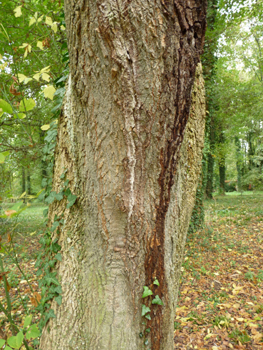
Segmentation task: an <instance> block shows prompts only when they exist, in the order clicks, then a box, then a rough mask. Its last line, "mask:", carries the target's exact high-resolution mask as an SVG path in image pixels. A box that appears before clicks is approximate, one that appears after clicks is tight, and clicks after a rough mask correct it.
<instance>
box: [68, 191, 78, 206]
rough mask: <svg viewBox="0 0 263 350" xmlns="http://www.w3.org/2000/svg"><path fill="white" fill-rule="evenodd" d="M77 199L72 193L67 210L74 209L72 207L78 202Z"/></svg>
mask: <svg viewBox="0 0 263 350" xmlns="http://www.w3.org/2000/svg"><path fill="white" fill-rule="evenodd" d="M76 199H77V196H75V195H74V194H72V193H71V194H70V195H69V196H68V201H69V203H68V205H67V208H70V207H72V205H73V204H74V203H75V202H76Z"/></svg>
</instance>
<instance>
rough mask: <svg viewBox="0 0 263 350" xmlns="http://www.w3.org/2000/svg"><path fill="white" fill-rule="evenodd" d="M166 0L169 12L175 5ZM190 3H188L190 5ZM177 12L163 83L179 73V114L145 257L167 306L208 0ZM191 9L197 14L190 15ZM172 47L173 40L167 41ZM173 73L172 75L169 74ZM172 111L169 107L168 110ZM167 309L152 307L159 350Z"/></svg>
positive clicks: (163, 159)
mask: <svg viewBox="0 0 263 350" xmlns="http://www.w3.org/2000/svg"><path fill="white" fill-rule="evenodd" d="M168 2H169V1H168V0H167V1H166V3H165V6H166V7H165V8H166V11H167V9H168V8H169V7H170V8H171V6H169V5H171V3H170V4H167V3H168ZM186 3H187V4H186ZM173 4H174V11H173V14H171V13H170V14H171V17H172V18H173V20H174V18H175V17H176V18H177V19H178V22H179V31H178V35H179V37H180V48H179V49H178V71H177V73H176V72H172V73H171V72H169V70H168V72H167V74H166V76H165V79H164V82H163V84H164V85H166V84H169V83H170V82H171V80H172V79H173V78H174V77H175V76H176V77H177V79H176V83H175V85H176V86H175V88H176V95H175V97H174V99H175V100H174V105H175V106H176V115H175V117H174V124H173V126H172V127H171V131H170V135H169V137H167V139H166V143H165V146H164V148H163V149H162V150H161V153H160V164H161V173H160V176H159V181H158V182H159V186H160V198H159V204H158V206H157V207H156V211H157V215H156V223H155V228H154V230H153V234H152V237H151V238H150V239H149V240H148V242H147V253H146V259H145V277H146V285H147V286H150V287H152V288H153V289H154V295H159V297H160V298H161V299H162V300H163V302H164V307H165V305H167V304H168V294H167V293H168V287H167V282H166V276H165V266H164V256H165V246H164V244H165V217H166V213H167V211H168V208H169V203H170V193H171V189H172V186H173V182H174V175H175V172H176V168H177V164H178V160H179V157H178V155H179V151H180V146H181V144H182V141H183V134H184V130H185V126H186V123H187V120H188V117H189V112H190V101H191V90H192V86H193V83H194V78H195V70H196V66H197V64H198V62H199V58H200V54H201V52H202V48H203V42H204V34H205V28H206V21H205V14H206V1H202V0H196V1H194V0H190V1H188V2H185V1H182V0H174V2H173ZM189 8H190V9H191V11H192V13H193V16H192V18H191V17H190V18H189V11H188V10H189ZM171 29H173V25H171V26H170V27H169V26H168V31H167V35H166V40H167V41H168V42H169V40H170V39H169V31H170V30H171ZM167 44H168V45H167V46H168V47H169V43H167ZM169 75H170V76H169ZM166 111H167V112H168V113H169V108H167V109H166ZM155 277H156V278H157V279H158V281H159V284H160V285H159V286H155V285H153V281H154V278H155ZM164 313H165V311H164V310H163V308H162V307H160V306H156V307H152V311H151V318H152V320H151V321H149V326H151V328H152V332H151V345H152V349H153V350H159V349H161V346H162V337H163V332H162V324H163V317H164Z"/></svg>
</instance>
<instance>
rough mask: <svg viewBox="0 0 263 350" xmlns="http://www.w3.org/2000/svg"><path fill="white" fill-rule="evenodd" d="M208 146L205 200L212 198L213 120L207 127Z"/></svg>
mask: <svg viewBox="0 0 263 350" xmlns="http://www.w3.org/2000/svg"><path fill="white" fill-rule="evenodd" d="M209 145H210V149H209V152H208V154H207V169H206V171H207V173H206V188H205V194H206V198H207V199H212V198H213V189H214V187H213V179H214V151H215V149H214V148H215V130H214V120H213V119H212V118H211V119H210V126H209Z"/></svg>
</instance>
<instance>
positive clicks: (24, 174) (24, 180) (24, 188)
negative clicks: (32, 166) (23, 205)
mask: <svg viewBox="0 0 263 350" xmlns="http://www.w3.org/2000/svg"><path fill="white" fill-rule="evenodd" d="M24 192H26V173H25V168H24V167H23V166H22V194H23V193H24Z"/></svg>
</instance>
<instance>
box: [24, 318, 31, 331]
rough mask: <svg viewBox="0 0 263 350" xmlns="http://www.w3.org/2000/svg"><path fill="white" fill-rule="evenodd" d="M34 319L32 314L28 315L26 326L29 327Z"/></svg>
mask: <svg viewBox="0 0 263 350" xmlns="http://www.w3.org/2000/svg"><path fill="white" fill-rule="evenodd" d="M31 321H32V315H28V316H27V317H26V318H25V321H24V328H26V327H28V326H29V325H30V323H31Z"/></svg>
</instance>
